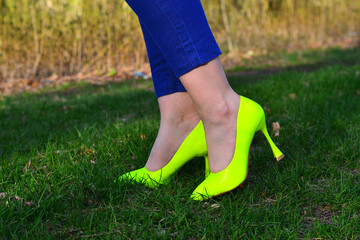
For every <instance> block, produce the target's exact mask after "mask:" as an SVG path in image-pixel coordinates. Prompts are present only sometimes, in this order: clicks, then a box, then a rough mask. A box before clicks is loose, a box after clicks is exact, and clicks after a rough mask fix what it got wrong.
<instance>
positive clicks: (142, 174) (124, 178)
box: [118, 167, 159, 188]
mask: <svg viewBox="0 0 360 240" xmlns="http://www.w3.org/2000/svg"><path fill="white" fill-rule="evenodd" d="M118 181H121V182H129V183H141V184H144V185H145V186H147V187H150V188H155V187H157V186H158V185H159V182H158V181H156V179H155V177H152V176H151V172H149V171H148V170H147V169H146V168H145V167H143V168H140V169H137V170H134V171H131V172H128V173H125V174H123V175H121V176H120V177H119V178H118Z"/></svg>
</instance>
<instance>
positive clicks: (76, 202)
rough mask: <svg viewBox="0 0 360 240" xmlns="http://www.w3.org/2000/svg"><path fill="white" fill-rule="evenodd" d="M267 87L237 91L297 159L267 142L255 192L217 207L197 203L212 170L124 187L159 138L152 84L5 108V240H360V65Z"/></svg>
mask: <svg viewBox="0 0 360 240" xmlns="http://www.w3.org/2000/svg"><path fill="white" fill-rule="evenodd" d="M349 54H350V53H349ZM262 79H263V80H264V81H260V82H256V83H244V82H243V81H241V79H240V78H239V77H231V78H230V83H231V85H232V86H233V88H234V89H235V90H236V91H237V92H238V93H240V94H242V95H244V96H247V97H249V98H252V99H254V100H256V101H257V102H258V103H260V104H261V105H262V106H263V107H264V108H265V112H266V116H267V125H268V127H269V128H270V127H271V123H272V122H275V121H278V122H279V123H280V125H281V130H280V136H279V137H277V138H275V139H274V140H275V142H276V144H277V145H278V146H279V147H280V149H281V150H282V151H283V152H284V153H285V155H286V158H285V159H284V160H282V161H281V162H279V163H277V162H276V161H275V160H274V159H273V156H272V154H271V150H270V147H269V146H268V144H267V142H266V140H265V138H264V137H263V136H262V135H261V134H260V133H258V134H256V136H255V139H254V142H253V147H252V150H251V160H250V165H249V175H248V178H247V181H246V182H245V183H244V185H243V187H242V188H238V189H236V190H234V191H232V192H230V193H229V194H225V195H222V196H221V197H217V198H215V199H212V200H210V201H207V202H194V201H192V200H191V199H190V194H191V192H192V191H193V190H194V189H195V187H196V186H197V185H198V184H199V183H200V182H201V181H202V177H203V173H204V172H203V167H204V163H203V162H202V160H201V159H195V160H193V161H191V162H189V163H188V164H187V165H186V166H185V167H184V168H183V169H182V170H181V171H180V172H179V173H178V175H177V177H176V178H175V179H174V180H173V181H172V183H171V184H170V185H167V186H161V187H159V188H156V189H148V188H146V187H144V186H141V185H126V184H123V183H114V180H115V179H116V178H117V177H118V176H119V175H120V174H122V173H124V172H127V171H129V170H131V169H135V168H140V167H142V166H143V165H144V164H145V162H146V158H147V156H148V153H149V151H150V149H151V145H152V142H153V141H154V139H155V137H156V134H157V128H158V125H159V114H158V107H157V101H156V98H155V95H154V93H153V92H152V90H151V82H149V81H145V80H137V81H129V82H125V83H119V84H106V85H103V86H92V85H89V84H76V85H67V86H63V87H61V88H58V89H56V90H52V89H47V90H42V91H40V92H38V93H35V94H29V93H28V94H21V95H17V96H6V97H5V96H3V97H0V129H1V131H0V154H1V158H0V192H2V193H7V195H6V196H5V197H0V236H1V237H0V239H27V238H29V239H47V238H50V239H52V238H55V239H58V238H61V239H64V238H92V239H169V238H170V239H175V238H176V239H299V238H305V239H311V238H322V239H359V238H360V219H359V213H360V197H359V193H360V184H359V175H360V150H359V146H360V124H359V123H360V108H359V103H360V64H359V63H358V64H355V65H352V66H348V65H341V64H338V65H333V66H324V67H322V68H320V69H317V70H315V71H313V72H309V73H303V72H296V71H285V72H281V73H277V74H273V75H266V76H262ZM29 161H31V163H30V162H29ZM0 196H1V195H0ZM14 196H18V197H20V198H21V199H20V200H16V199H14ZM28 205H30V206H28Z"/></svg>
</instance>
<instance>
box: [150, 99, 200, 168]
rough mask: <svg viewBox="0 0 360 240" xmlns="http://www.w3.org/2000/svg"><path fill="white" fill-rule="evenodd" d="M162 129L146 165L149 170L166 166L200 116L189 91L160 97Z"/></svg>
mask: <svg viewBox="0 0 360 240" xmlns="http://www.w3.org/2000/svg"><path fill="white" fill-rule="evenodd" d="M158 101H159V106H160V115H161V121H160V129H159V132H158V136H157V138H156V140H155V143H154V146H153V148H152V150H151V153H150V156H149V159H148V161H147V163H146V165H145V167H146V169H147V170H149V171H156V170H159V169H160V168H162V167H164V166H165V165H166V164H167V163H168V162H169V161H170V160H171V158H172V157H173V156H174V154H175V153H176V151H177V150H178V148H179V147H180V145H181V143H182V142H183V141H184V140H185V138H186V136H187V135H188V134H189V133H190V132H191V131H192V130H193V129H194V128H195V126H196V125H197V124H198V122H199V121H200V117H199V115H198V113H197V111H196V109H195V107H194V104H193V103H192V100H191V98H190V96H189V94H188V93H186V92H177V93H173V94H170V95H166V96H163V97H160V98H159V99H158Z"/></svg>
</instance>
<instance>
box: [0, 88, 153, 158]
mask: <svg viewBox="0 0 360 240" xmlns="http://www.w3.org/2000/svg"><path fill="white" fill-rule="evenodd" d="M139 85H141V86H140V87H139ZM143 85H144V81H132V82H123V83H109V84H106V85H104V86H94V85H89V84H77V85H75V86H67V87H62V88H61V89H57V90H51V91H44V92H39V93H36V94H29V93H25V94H21V95H18V96H8V97H4V99H3V101H1V102H0V119H1V121H0V129H1V132H0V155H1V156H6V155H11V154H12V153H14V152H22V153H24V152H28V151H30V150H31V149H35V148H36V149H37V150H38V149H39V147H40V148H43V147H45V146H46V144H47V143H48V142H53V141H55V140H59V139H62V140H65V139H68V140H69V141H70V140H71V139H74V138H76V137H78V136H77V135H78V132H82V130H83V129H85V128H87V127H90V126H94V125H95V126H96V128H97V129H98V130H101V129H102V128H104V127H105V126H106V125H108V124H110V125H111V124H118V123H120V124H123V123H126V122H127V121H129V120H130V119H131V120H132V121H137V120H141V119H144V118H146V119H157V118H158V115H159V114H158V106H157V100H156V98H155V95H154V93H153V92H152V91H149V90H147V89H144V87H142V86H143ZM145 85H148V83H145Z"/></svg>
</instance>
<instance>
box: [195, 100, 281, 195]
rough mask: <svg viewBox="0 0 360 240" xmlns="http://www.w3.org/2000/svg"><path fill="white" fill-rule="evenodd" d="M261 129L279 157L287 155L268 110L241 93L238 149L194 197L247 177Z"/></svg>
mask: <svg viewBox="0 0 360 240" xmlns="http://www.w3.org/2000/svg"><path fill="white" fill-rule="evenodd" d="M259 130H261V131H262V132H263V133H264V135H265V137H266V139H267V140H268V142H269V144H270V146H271V149H272V151H273V154H274V157H275V158H276V160H278V161H279V160H281V159H282V158H284V155H283V154H282V152H281V151H280V150H279V149H278V148H277V147H276V145H275V144H274V142H273V141H272V140H271V138H270V136H269V133H268V131H267V128H266V123H265V113H264V110H263V109H262V107H261V106H260V105H259V104H257V103H256V102H254V101H252V100H250V99H248V98H246V97H243V96H241V100H240V106H239V111H238V116H237V130H236V143H235V152H234V156H233V158H232V160H231V162H230V164H229V165H228V166H227V167H226V168H225V169H224V170H222V171H220V172H217V173H212V172H210V174H209V175H208V177H207V178H206V179H205V180H204V181H203V182H202V183H201V184H200V185H199V186H198V187H197V188H196V189H195V190H194V192H193V193H192V195H191V198H192V199H194V200H198V201H202V200H206V199H209V198H211V197H214V196H217V195H220V194H223V193H226V192H229V191H231V190H233V189H235V188H236V187H238V186H239V185H240V184H241V183H243V182H244V181H245V179H246V177H247V172H248V155H249V149H250V145H251V141H252V139H253V137H254V134H255V132H257V131H259Z"/></svg>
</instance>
